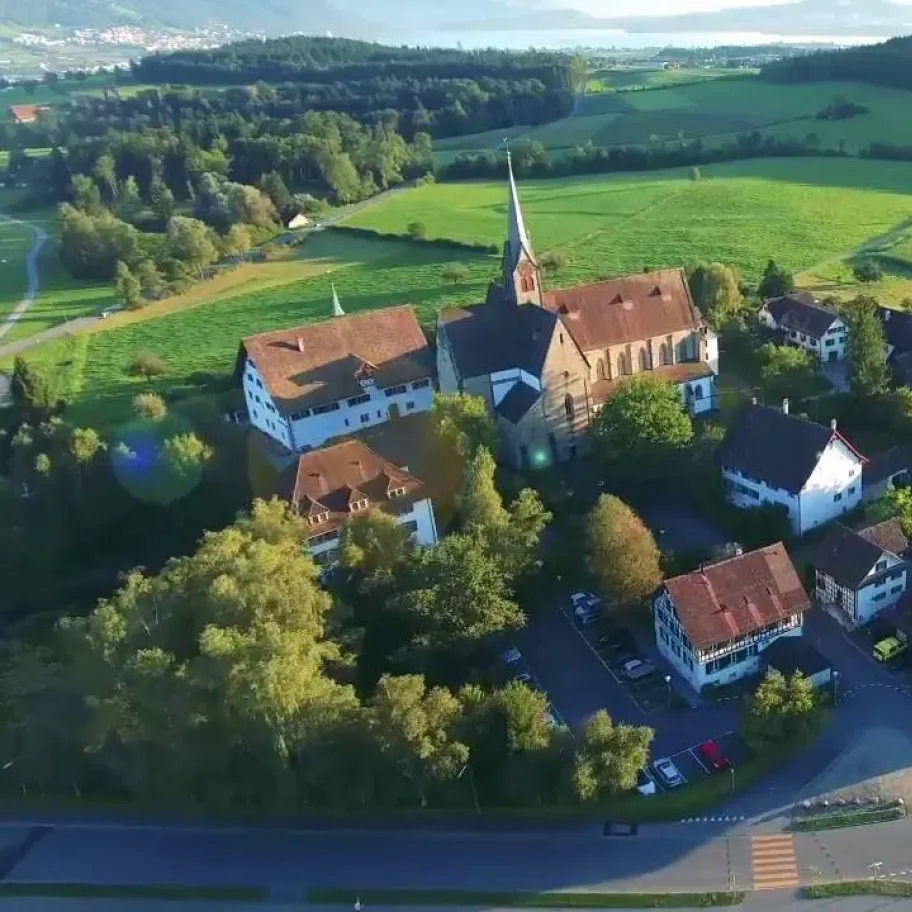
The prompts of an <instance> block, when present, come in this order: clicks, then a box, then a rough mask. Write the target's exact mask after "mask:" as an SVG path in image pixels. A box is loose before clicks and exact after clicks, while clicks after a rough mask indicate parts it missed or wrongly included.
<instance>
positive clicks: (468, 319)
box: [438, 293, 558, 380]
mask: <svg viewBox="0 0 912 912" xmlns="http://www.w3.org/2000/svg"><path fill="white" fill-rule="evenodd" d="M557 325H558V321H557V317H556V316H555V315H554V314H552V313H549V312H548V311H547V310H543V309H542V308H541V307H537V306H535V305H534V304H520V305H519V306H517V305H515V304H512V303H509V302H507V301H504V300H501V299H499V298H498V296H497V295H496V293H489V295H488V300H487V301H485V303H484V304H479V305H477V306H476V307H470V308H457V309H453V310H445V311H442V312H441V313H440V316H439V317H438V331H439V332H442V333H444V334H445V335H446V338H447V342H448V347H449V350H450V352H451V353H452V356H453V360H454V361H455V362H456V370H457V371H458V372H459V376H460V377H461V378H462V379H464V380H465V379H468V378H470V377H482V376H486V375H488V374H494V373H497V372H498V371H503V370H512V369H515V368H518V369H520V370H524V371H526V373H528V374H531V375H532V376H533V377H540V376H541V372H542V368H543V367H544V364H545V358H546V357H547V354H548V349H549V347H550V346H551V340H552V339H553V338H554V331H555V329H556V328H557Z"/></svg>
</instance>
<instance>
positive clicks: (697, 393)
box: [691, 383, 703, 399]
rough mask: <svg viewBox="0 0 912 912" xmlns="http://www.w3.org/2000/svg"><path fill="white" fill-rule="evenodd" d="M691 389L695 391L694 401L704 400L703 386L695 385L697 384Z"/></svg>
mask: <svg viewBox="0 0 912 912" xmlns="http://www.w3.org/2000/svg"><path fill="white" fill-rule="evenodd" d="M691 389H692V390H693V394H694V399H702V398H703V387H702V385H701V384H699V383H695V384H694V385H693V386H692V387H691Z"/></svg>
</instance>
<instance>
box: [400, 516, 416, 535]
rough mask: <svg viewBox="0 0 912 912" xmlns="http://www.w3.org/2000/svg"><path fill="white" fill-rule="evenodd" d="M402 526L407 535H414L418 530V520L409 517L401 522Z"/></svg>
mask: <svg viewBox="0 0 912 912" xmlns="http://www.w3.org/2000/svg"><path fill="white" fill-rule="evenodd" d="M402 528H403V529H405V531H406V532H408V533H409V535H414V534H415V533H416V532H417V531H418V520H417V519H410V520H409V521H408V522H404V523H402Z"/></svg>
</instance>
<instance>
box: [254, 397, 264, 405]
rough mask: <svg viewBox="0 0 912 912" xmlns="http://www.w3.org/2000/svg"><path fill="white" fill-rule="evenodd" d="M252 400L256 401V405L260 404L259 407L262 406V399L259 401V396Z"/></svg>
mask: <svg viewBox="0 0 912 912" xmlns="http://www.w3.org/2000/svg"><path fill="white" fill-rule="evenodd" d="M253 398H254V399H256V401H257V403H258V404H260V405H262V404H263V400H262V399H260V397H259V396H254V397H253Z"/></svg>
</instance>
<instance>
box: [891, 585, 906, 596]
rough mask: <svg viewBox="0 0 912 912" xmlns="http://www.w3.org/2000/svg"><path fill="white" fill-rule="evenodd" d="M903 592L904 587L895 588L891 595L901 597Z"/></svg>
mask: <svg viewBox="0 0 912 912" xmlns="http://www.w3.org/2000/svg"><path fill="white" fill-rule="evenodd" d="M902 591H903V587H902V586H894V587H893V588H892V589H891V590H890V595H899V593H900V592H902Z"/></svg>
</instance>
